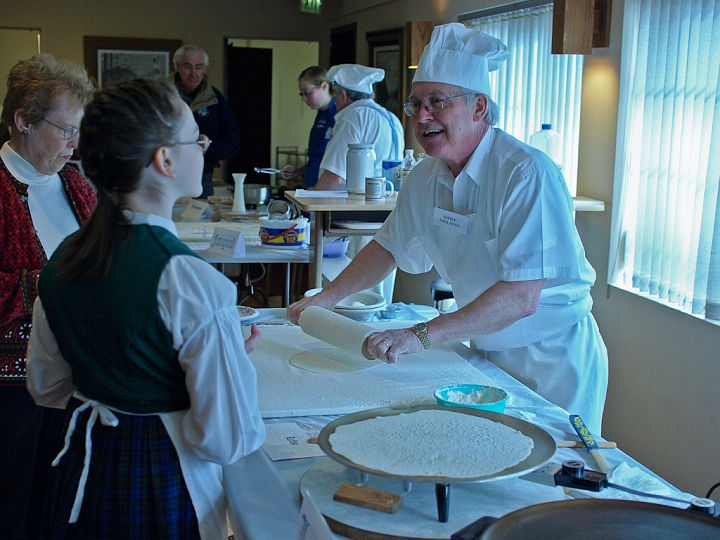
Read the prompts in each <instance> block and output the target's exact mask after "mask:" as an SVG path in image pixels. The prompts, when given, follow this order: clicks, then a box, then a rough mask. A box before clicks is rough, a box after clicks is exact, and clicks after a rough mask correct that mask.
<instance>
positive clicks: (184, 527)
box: [43, 400, 200, 540]
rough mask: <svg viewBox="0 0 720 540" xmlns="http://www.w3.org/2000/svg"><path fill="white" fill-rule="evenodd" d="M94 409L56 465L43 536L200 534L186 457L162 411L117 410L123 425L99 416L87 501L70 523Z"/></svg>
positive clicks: (179, 539) (180, 537) (176, 537)
mask: <svg viewBox="0 0 720 540" xmlns="http://www.w3.org/2000/svg"><path fill="white" fill-rule="evenodd" d="M73 401H75V400H73ZM78 403H79V402H78ZM71 409H72V408H71V407H69V408H68V415H67V419H66V420H69V418H70V415H71V414H72V410H71ZM90 413H91V409H87V410H85V411H82V412H81V413H80V414H79V415H78V419H77V424H76V426H75V430H74V432H73V434H72V437H71V443H70V446H69V449H68V451H67V452H66V454H65V455H64V456H63V457H62V459H61V460H60V463H58V465H57V466H56V467H54V469H55V470H54V474H53V478H52V485H51V489H50V494H49V497H48V500H47V501H46V504H45V511H44V519H43V530H44V536H43V538H52V539H54V540H58V539H66V538H67V539H70V538H73V539H75V538H77V539H87V540H91V539H92V540H103V539H107V540H114V539H118V540H120V539H133V540H134V539H152V540H156V539H158V540H165V539H167V540H170V539H173V540H196V539H199V538H200V532H199V529H198V520H197V517H196V515H195V510H194V508H193V504H192V500H191V499H190V494H189V492H188V489H187V487H186V485H185V481H184V479H183V475H182V471H181V469H180V461H179V459H178V455H177V452H176V451H175V447H174V446H173V443H172V441H171V440H170V437H169V435H168V434H167V431H166V430H165V426H164V425H163V423H162V420H161V419H160V417H159V416H134V415H126V414H121V413H115V415H116V416H117V418H118V420H119V423H118V425H117V426H116V427H110V426H104V425H102V424H101V423H100V421H98V422H96V423H95V425H94V426H93V428H92V457H91V460H90V468H89V474H88V478H87V484H86V485H85V496H84V498H83V503H82V508H81V510H80V514H79V516H78V520H77V523H72V524H71V523H68V521H69V519H70V513H71V510H72V506H73V503H74V501H75V495H76V492H77V487H78V483H79V479H80V475H81V473H82V469H83V461H84V459H85V431H86V425H87V420H88V417H89V416H90Z"/></svg>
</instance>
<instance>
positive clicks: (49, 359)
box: [27, 214, 265, 540]
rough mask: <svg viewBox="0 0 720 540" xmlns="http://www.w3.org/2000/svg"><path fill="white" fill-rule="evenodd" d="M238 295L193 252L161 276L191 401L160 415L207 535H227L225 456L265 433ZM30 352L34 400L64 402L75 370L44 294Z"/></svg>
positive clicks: (165, 316) (151, 218)
mask: <svg viewBox="0 0 720 540" xmlns="http://www.w3.org/2000/svg"><path fill="white" fill-rule="evenodd" d="M133 223H136V224H141V223H147V224H150V225H156V226H160V227H164V228H165V229H167V230H169V231H170V232H172V233H174V234H175V235H177V228H176V227H175V224H174V223H173V222H172V221H170V220H167V219H164V218H161V217H159V216H155V215H150V214H135V215H134V218H133ZM236 298H237V289H236V287H235V285H233V283H232V282H231V281H230V280H229V279H227V278H226V277H225V276H223V275H222V274H221V273H220V272H218V271H217V270H216V269H215V268H213V267H212V266H211V265H209V264H208V263H206V262H205V261H203V260H202V259H199V258H197V257H193V256H190V255H177V256H174V257H172V258H171V259H170V261H169V262H168V264H167V266H166V267H165V269H164V270H163V272H162V274H161V276H160V281H159V284H158V292H157V301H158V307H159V310H160V316H161V318H162V320H163V322H164V323H165V326H166V327H167V329H168V331H169V332H170V333H171V334H172V336H173V347H174V348H175V349H176V350H177V351H178V361H179V362H180V366H181V367H182V369H183V371H185V385H186V387H187V390H188V393H189V395H190V403H191V404H192V407H191V408H189V409H187V410H184V411H176V412H171V413H163V414H160V415H159V416H160V418H161V420H162V422H163V424H164V425H165V428H166V429H167V431H168V434H169V436H170V438H171V440H172V441H173V444H174V445H175V449H176V450H177V453H178V457H179V458H180V466H181V468H182V471H183V477H184V479H185V484H186V485H187V488H188V491H189V493H190V497H191V499H192V501H193V506H194V508H195V513H196V515H197V517H198V522H199V525H200V534H201V537H202V538H203V539H213V540H215V539H217V538H223V537H227V517H226V513H227V502H226V500H225V494H224V490H223V486H222V480H223V473H222V465H221V464H230V463H233V462H235V461H237V460H238V459H240V458H242V457H244V456H246V455H248V454H250V453H251V452H253V451H255V450H257V449H258V448H259V447H260V446H261V445H262V443H263V442H264V440H265V425H264V423H263V421H262V418H261V416H260V412H259V411H258V408H257V373H256V371H255V367H254V366H253V364H252V362H251V361H250V359H249V358H248V355H247V354H246V353H245V341H244V337H243V332H242V329H241V327H240V319H239V314H238V310H237V306H236ZM27 358H28V361H27V385H28V389H29V390H30V393H31V394H32V395H33V398H34V399H35V402H36V403H37V404H38V405H43V406H47V407H65V405H66V404H67V402H68V401H69V399H70V397H71V396H72V394H73V393H74V391H75V386H74V385H73V383H72V373H71V369H70V366H69V365H68V364H67V363H66V362H65V360H64V359H63V358H62V356H61V355H60V352H59V351H58V346H57V342H56V341H55V337H54V335H53V333H52V331H51V330H50V328H49V326H48V323H47V320H46V318H45V312H44V310H43V308H42V303H41V301H40V298H39V297H38V299H37V300H36V302H35V308H34V315H33V331H32V334H31V337H30V342H29V345H28V356H27ZM121 412H122V411H121ZM83 428H84V426H83ZM76 429H80V428H79V427H78V428H76Z"/></svg>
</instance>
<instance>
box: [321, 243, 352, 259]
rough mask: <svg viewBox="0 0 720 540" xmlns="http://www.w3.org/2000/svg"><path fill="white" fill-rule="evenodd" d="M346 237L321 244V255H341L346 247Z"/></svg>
mask: <svg viewBox="0 0 720 540" xmlns="http://www.w3.org/2000/svg"><path fill="white" fill-rule="evenodd" d="M348 243H349V240H348V239H347V238H338V239H336V240H333V241H332V242H326V243H325V244H324V245H323V257H333V258H335V257H342V256H343V255H345V252H346V251H347V248H348Z"/></svg>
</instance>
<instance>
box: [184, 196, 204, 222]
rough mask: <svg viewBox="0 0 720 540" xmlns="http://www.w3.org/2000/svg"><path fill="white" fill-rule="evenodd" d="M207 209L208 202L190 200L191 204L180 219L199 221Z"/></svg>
mask: <svg viewBox="0 0 720 540" xmlns="http://www.w3.org/2000/svg"><path fill="white" fill-rule="evenodd" d="M207 207H208V203H207V202H203V201H197V200H195V199H190V202H189V203H188V205H187V206H186V207H185V210H183V213H182V214H180V217H182V218H184V219H187V220H190V221H198V220H199V219H200V216H202V215H203V213H205V209H206V208H207Z"/></svg>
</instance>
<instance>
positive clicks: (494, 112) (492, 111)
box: [458, 86, 500, 126]
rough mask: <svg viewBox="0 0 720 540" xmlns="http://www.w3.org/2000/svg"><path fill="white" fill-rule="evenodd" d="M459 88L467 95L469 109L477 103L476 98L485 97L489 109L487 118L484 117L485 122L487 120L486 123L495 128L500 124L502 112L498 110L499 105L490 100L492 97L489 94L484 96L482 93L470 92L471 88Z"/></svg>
mask: <svg viewBox="0 0 720 540" xmlns="http://www.w3.org/2000/svg"><path fill="white" fill-rule="evenodd" d="M458 88H459V89H460V92H462V93H463V94H465V105H467V106H468V107H469V106H470V105H472V103H473V101H475V98H476V97H477V96H479V95H483V96H485V97H486V98H487V101H488V107H487V111H485V116H484V117H483V120H485V122H486V123H487V124H488V125H489V126H494V125H495V124H497V123H498V120H500V110H499V109H498V106H497V103H495V102H494V101H493V100H492V99H490V96H488V95H487V94H483V93H482V92H476V91H475V90H470V89H469V88H463V87H462V86H458Z"/></svg>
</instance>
